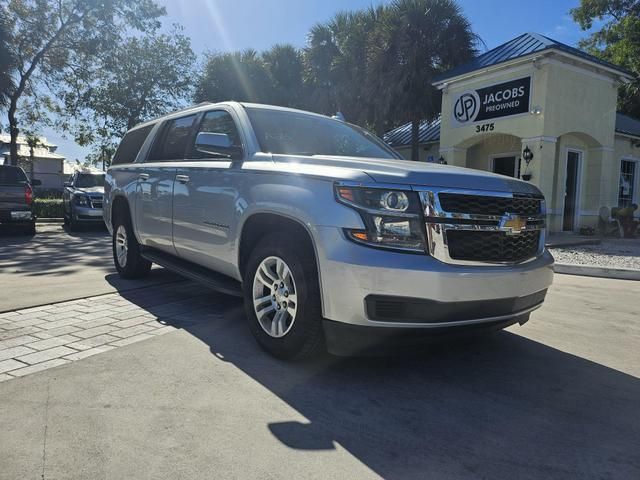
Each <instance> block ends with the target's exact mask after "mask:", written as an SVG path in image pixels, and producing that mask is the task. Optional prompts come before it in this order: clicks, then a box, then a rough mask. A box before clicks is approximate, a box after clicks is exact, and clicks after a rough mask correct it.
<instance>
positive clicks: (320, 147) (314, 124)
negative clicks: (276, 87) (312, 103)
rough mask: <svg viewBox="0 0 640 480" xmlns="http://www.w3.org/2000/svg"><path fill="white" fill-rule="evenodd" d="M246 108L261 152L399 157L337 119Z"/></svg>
mask: <svg viewBox="0 0 640 480" xmlns="http://www.w3.org/2000/svg"><path fill="white" fill-rule="evenodd" d="M246 111H247V114H248V115H249V119H250V120H251V125H252V126H253V130H254V132H255V134H256V137H257V138H258V143H259V144H260V149H261V150H262V151H263V152H267V153H276V154H284V155H334V156H346V157H372V158H383V159H398V158H400V157H399V156H398V155H397V154H396V153H395V152H394V151H393V150H391V148H389V147H387V146H386V145H385V144H384V143H383V142H382V141H381V140H380V139H378V138H376V137H375V136H374V135H372V134H371V133H369V132H367V131H366V130H364V129H362V128H360V127H356V126H355V125H350V124H348V123H344V122H341V121H339V120H334V119H331V118H326V117H320V116H316V115H307V114H304V113H298V112H290V111H283V110H271V109H266V108H247V109H246Z"/></svg>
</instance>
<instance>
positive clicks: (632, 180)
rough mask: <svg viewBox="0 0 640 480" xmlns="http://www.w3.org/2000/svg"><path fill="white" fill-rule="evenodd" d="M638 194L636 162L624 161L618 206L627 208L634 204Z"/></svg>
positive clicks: (621, 170)
mask: <svg viewBox="0 0 640 480" xmlns="http://www.w3.org/2000/svg"><path fill="white" fill-rule="evenodd" d="M635 193H636V162H634V161H631V160H622V162H620V187H619V190H618V206H619V207H622V208H625V207H628V206H630V205H631V204H632V203H633V200H634V196H635Z"/></svg>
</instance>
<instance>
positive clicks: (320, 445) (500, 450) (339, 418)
mask: <svg viewBox="0 0 640 480" xmlns="http://www.w3.org/2000/svg"><path fill="white" fill-rule="evenodd" d="M158 288H159V289H161V290H162V291H161V292H160V293H161V294H160V295H159V294H158ZM148 290H150V289H147V290H131V291H123V292H121V293H120V294H121V295H122V297H124V298H127V299H128V300H130V301H131V302H133V303H136V304H138V305H139V306H141V307H143V308H145V309H146V310H147V311H148V312H150V313H152V314H154V315H157V316H158V317H159V318H160V321H162V323H166V324H171V325H175V326H177V327H180V328H183V329H185V330H187V331H188V332H189V333H191V334H192V335H194V336H195V337H197V338H198V339H199V340H200V341H202V342H204V343H205V344H206V345H208V346H209V348H210V350H211V353H212V354H213V355H215V356H216V357H217V358H218V359H219V360H220V361H224V362H228V363H229V364H232V365H234V366H235V367H236V368H238V369H240V370H241V371H243V372H244V373H245V374H246V375H248V376H249V377H251V378H252V379H254V380H255V381H257V382H259V383H260V384H262V385H263V386H264V387H265V388H267V389H269V390H270V391H271V392H273V393H274V394H275V395H277V396H278V397H279V398H281V399H282V400H283V401H285V402H286V403H287V404H288V405H290V406H291V407H293V408H294V409H296V410H297V411H299V412H300V413H301V414H302V415H303V416H304V417H306V419H308V423H305V422H274V423H269V424H267V425H265V428H268V429H269V430H270V432H271V433H272V434H273V435H274V437H275V438H277V439H278V440H279V441H280V442H282V443H283V444H284V445H286V446H288V447H290V448H292V449H299V450H330V449H334V448H336V443H337V444H340V445H341V446H342V447H343V448H345V449H346V450H347V451H349V452H350V453H351V454H352V455H353V456H354V457H355V458H357V459H358V460H359V461H361V462H362V463H364V464H365V465H367V466H368V467H369V468H370V469H372V470H373V471H374V472H376V473H377V474H378V475H380V476H382V477H383V478H451V477H455V478H459V477H468V478H639V476H638V475H639V472H640V455H638V452H640V415H638V400H639V399H640V382H639V380H638V379H637V378H634V377H632V376H630V375H626V374H624V373H621V372H619V371H616V370H613V369H610V368H607V367H605V366H602V365H599V364H596V363H593V362H591V361H588V360H585V359H583V358H580V357H576V356H574V355H570V354H567V353H564V352H562V351H559V350H556V349H554V348H550V347H548V346H546V345H543V344H541V343H537V342H535V341H531V340H528V339H526V338H524V337H521V336H519V335H516V334H513V333H509V332H501V333H497V334H495V335H492V336H489V337H485V338H482V339H476V340H474V341H465V342H457V343H453V344H446V345H439V346H431V347H429V350H428V351H426V352H424V353H422V354H420V355H412V356H394V357H376V358H338V357H331V356H328V355H326V356H323V357H321V358H318V359H316V360H314V361H311V362H307V363H285V362H281V361H278V360H275V359H273V358H272V357H270V356H268V355H267V354H265V353H264V352H262V351H261V350H260V349H259V347H258V346H257V344H256V343H255V342H254V341H253V339H252V337H251V335H250V333H249V330H248V328H247V327H246V325H245V322H246V319H245V316H244V311H243V306H242V303H241V301H240V300H238V299H235V298H232V297H226V296H223V295H219V294H217V293H215V292H211V291H208V290H206V289H203V288H202V287H200V286H198V285H196V284H193V283H191V282H184V283H180V284H177V285H175V284H174V285H172V286H160V287H157V288H156V289H153V290H155V291H156V293H155V295H153V296H152V295H151V294H150V292H149V291H148ZM159 298H160V299H159ZM187 307H188V308H187ZM532 321H535V319H533V320H532Z"/></svg>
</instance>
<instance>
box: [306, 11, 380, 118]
mask: <svg viewBox="0 0 640 480" xmlns="http://www.w3.org/2000/svg"><path fill="white" fill-rule="evenodd" d="M383 11H384V8H383V7H378V8H370V9H367V10H361V11H354V12H341V13H338V14H337V15H335V16H334V17H333V18H332V19H331V20H329V21H328V22H326V23H322V24H317V25H315V26H314V27H313V28H312V29H311V32H310V33H309V39H308V45H307V47H306V48H305V50H304V54H305V66H306V82H307V84H308V86H309V88H310V89H311V95H310V97H311V98H310V101H311V105H312V108H313V109H314V110H316V111H319V112H322V113H325V114H334V113H335V112H337V111H340V112H342V113H343V114H344V115H345V117H346V119H347V120H348V121H350V122H354V123H359V124H372V123H373V121H372V120H373V118H374V116H375V115H374V110H375V107H376V99H375V97H371V96H370V95H369V92H368V88H367V85H368V84H369V76H368V73H367V65H368V62H367V57H368V51H369V46H370V37H371V34H372V32H373V31H374V30H375V28H376V26H377V23H378V20H379V18H380V15H381V14H382V12H383Z"/></svg>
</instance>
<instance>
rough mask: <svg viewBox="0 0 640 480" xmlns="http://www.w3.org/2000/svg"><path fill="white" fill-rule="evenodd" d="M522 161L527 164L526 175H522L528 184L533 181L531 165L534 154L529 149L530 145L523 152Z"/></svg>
mask: <svg viewBox="0 0 640 480" xmlns="http://www.w3.org/2000/svg"><path fill="white" fill-rule="evenodd" d="M522 159H523V160H524V161H525V163H526V164H527V166H526V168H525V169H524V173H523V174H522V179H523V180H526V181H527V182H528V181H529V180H531V174H530V173H529V164H530V163H531V160H533V152H532V151H531V149H530V148H529V145H526V146H525V147H524V150H523V151H522Z"/></svg>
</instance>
